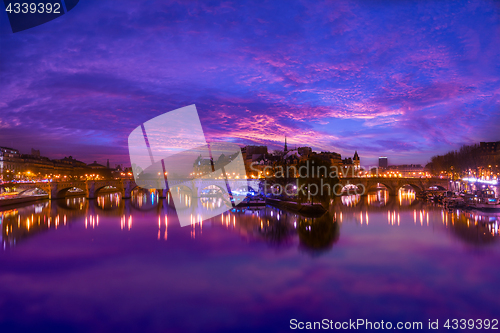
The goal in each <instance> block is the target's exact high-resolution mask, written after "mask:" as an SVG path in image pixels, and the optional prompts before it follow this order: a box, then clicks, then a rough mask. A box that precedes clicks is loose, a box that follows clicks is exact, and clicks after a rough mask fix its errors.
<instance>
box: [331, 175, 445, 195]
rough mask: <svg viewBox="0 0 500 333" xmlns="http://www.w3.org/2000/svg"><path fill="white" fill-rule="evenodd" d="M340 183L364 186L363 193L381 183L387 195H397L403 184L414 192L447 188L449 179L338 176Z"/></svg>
mask: <svg viewBox="0 0 500 333" xmlns="http://www.w3.org/2000/svg"><path fill="white" fill-rule="evenodd" d="M340 183H341V184H342V185H343V186H346V185H348V184H354V185H357V186H359V187H360V188H361V189H363V187H364V189H365V194H366V193H367V192H368V191H370V190H374V189H376V188H377V187H380V186H381V185H383V186H385V187H386V188H387V190H388V192H389V195H397V194H398V191H399V189H401V188H402V187H404V186H410V187H411V188H412V189H413V190H414V191H415V192H416V193H419V192H422V191H425V190H427V189H429V188H431V187H437V188H438V189H440V190H448V189H449V186H450V181H449V180H448V179H441V178H391V177H389V178H386V177H376V178H375V177H373V178H340Z"/></svg>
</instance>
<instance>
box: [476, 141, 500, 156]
mask: <svg viewBox="0 0 500 333" xmlns="http://www.w3.org/2000/svg"><path fill="white" fill-rule="evenodd" d="M479 149H481V151H482V152H483V153H485V154H488V155H497V154H500V141H497V142H480V143H479Z"/></svg>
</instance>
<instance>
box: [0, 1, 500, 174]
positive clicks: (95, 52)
mask: <svg viewBox="0 0 500 333" xmlns="http://www.w3.org/2000/svg"><path fill="white" fill-rule="evenodd" d="M0 16H1V17H0V19H1V24H0V29H1V30H0V32H1V35H0V80H1V81H0V82H1V86H2V89H1V92H0V146H9V147H13V148H18V149H20V150H21V152H22V153H28V152H29V150H30V148H36V149H40V150H41V153H42V155H46V156H49V157H51V158H58V157H64V156H68V155H73V156H74V157H76V158H78V159H80V160H83V161H86V162H92V161H94V160H97V161H98V162H101V163H104V162H105V160H106V159H107V158H109V159H110V161H111V163H124V164H126V165H129V164H130V160H129V158H128V149H127V137H128V135H129V134H130V132H131V131H132V130H133V129H134V128H136V127H137V126H139V125H141V124H142V123H143V122H145V121H147V120H149V119H151V118H153V117H155V116H158V115H160V114H162V113H164V112H168V111H170V110H174V109H177V108H180V107H183V106H186V105H190V104H196V107H197V109H198V112H199V115H200V117H201V122H202V126H203V129H204V132H205V135H206V137H207V139H208V140H209V141H230V142H235V143H238V144H240V145H242V146H243V145H246V144H265V145H268V146H269V148H270V149H276V148H282V147H283V141H284V137H285V136H287V140H288V143H289V146H292V147H294V146H295V145H297V146H311V147H312V148H313V149H315V150H329V151H336V152H339V153H341V154H342V156H343V157H344V156H346V157H348V156H352V155H353V153H354V150H357V151H358V153H359V155H360V157H361V163H362V164H363V165H373V164H375V163H377V159H378V156H388V157H389V160H390V163H394V164H398V163H421V164H425V163H426V162H427V161H428V160H429V159H430V157H431V156H432V155H436V154H441V153H444V152H446V151H448V150H452V149H457V148H459V147H460V145H462V144H470V143H475V142H479V141H500V2H498V1H406V0H399V1H396V0H394V1H378V0H376V1H369V0H363V1H281V2H280V1H239V0H238V1H223V2H217V1H206V2H194V1H126V0H123V1H105V0H80V3H79V4H78V5H77V6H76V7H75V8H74V9H73V10H71V11H70V12H68V13H67V14H66V15H63V16H62V17H60V18H58V19H55V20H53V21H51V22H48V23H46V24H43V25H40V26H38V27H34V28H32V29H28V30H25V31H22V32H18V33H12V31H11V29H10V26H9V22H8V19H7V15H6V14H5V12H3V13H2V14H1V15H0Z"/></svg>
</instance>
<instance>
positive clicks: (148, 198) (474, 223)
mask: <svg viewBox="0 0 500 333" xmlns="http://www.w3.org/2000/svg"><path fill="white" fill-rule="evenodd" d="M227 208H228V202H227V201H226V200H225V199H224V198H223V197H220V196H217V195H215V196H212V197H204V198H199V199H198V200H196V201H194V202H191V203H190V207H187V209H185V210H184V211H182V210H181V211H177V212H176V211H175V210H174V209H173V206H172V205H171V198H170V196H167V198H164V199H162V198H159V195H158V193H157V192H155V191H134V194H133V197H132V199H131V200H122V198H121V194H119V193H109V194H103V195H101V196H99V197H98V198H97V199H96V200H87V199H85V198H84V197H72V198H67V199H61V200H56V201H45V202H39V203H35V204H32V205H28V206H24V207H21V208H16V209H10V210H5V211H2V212H0V225H1V226H2V244H3V248H4V249H5V248H9V247H12V246H15V245H16V244H17V243H19V242H21V241H24V240H25V239H27V238H28V237H30V236H32V235H35V234H38V233H40V232H42V231H45V230H57V229H58V228H61V227H64V226H66V225H67V224H70V223H75V222H79V221H81V222H83V225H84V227H85V228H86V229H96V228H99V225H100V221H102V219H103V218H105V219H107V222H106V223H108V224H109V223H114V222H113V221H116V225H117V230H118V229H119V230H123V231H131V230H132V229H133V225H134V223H135V220H137V222H136V223H139V224H144V223H149V221H151V220H153V221H157V230H156V232H155V236H153V237H155V238H157V239H158V240H167V239H168V234H169V232H168V229H169V228H172V227H173V228H180V226H179V223H178V219H177V214H187V215H188V216H189V218H190V221H191V225H190V226H188V227H186V228H189V230H190V237H191V238H192V239H197V238H198V237H201V236H202V235H203V230H204V227H205V226H207V225H208V226H210V227H212V226H218V227H223V228H225V229H228V230H230V231H231V232H237V233H239V234H240V235H241V236H243V238H245V239H247V240H253V241H254V240H258V241H263V242H265V243H267V244H269V245H271V246H273V247H290V246H293V245H294V244H298V245H299V246H300V248H302V249H309V250H310V251H311V253H313V252H315V251H316V252H321V251H324V250H328V249H331V248H332V247H333V244H335V242H336V241H337V240H338V239H339V237H340V228H341V224H344V225H345V224H355V225H359V226H364V227H367V228H368V227H372V225H374V223H375V227H377V226H378V225H380V224H381V223H385V225H386V226H390V227H400V226H404V225H408V224H413V225H417V226H421V227H432V228H433V229H435V228H444V229H446V230H449V231H451V234H452V235H453V236H454V237H457V238H458V239H460V240H462V241H464V242H466V243H468V244H476V245H481V244H488V243H492V242H494V241H495V240H496V239H498V236H499V233H498V224H499V222H500V214H499V213H496V214H495V213H484V212H479V211H461V210H452V211H448V210H446V209H444V208H441V207H438V206H430V205H427V204H425V203H423V202H420V201H418V200H416V199H415V196H414V193H412V191H408V192H407V193H400V195H399V196H398V198H397V200H394V199H392V200H391V199H389V198H388V196H387V194H386V192H385V191H379V192H377V193H371V194H369V195H368V196H364V197H359V196H355V195H353V196H342V197H340V198H337V199H336V200H335V201H334V202H332V205H331V207H330V210H329V211H328V212H327V213H326V214H325V215H323V216H321V217H318V218H306V217H302V216H300V215H298V214H295V213H292V212H287V211H283V210H280V209H278V208H275V207H270V206H267V207H255V208H232V209H231V210H230V211H227ZM137 210H139V211H141V212H143V213H148V214H147V215H138V214H139V212H137ZM207 210H212V211H214V210H215V211H216V210H221V211H222V213H221V214H220V215H219V216H217V217H215V218H212V219H209V220H206V221H204V222H203V221H202V220H201V216H202V214H203V212H204V211H207Z"/></svg>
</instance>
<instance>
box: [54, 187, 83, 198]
mask: <svg viewBox="0 0 500 333" xmlns="http://www.w3.org/2000/svg"><path fill="white" fill-rule="evenodd" d="M73 191H74V192H73ZM68 193H74V195H75V196H78V195H82V196H83V195H85V196H87V197H88V192H87V191H86V189H85V188H83V189H82V188H80V187H77V186H69V187H65V188H62V189H61V188H57V189H56V191H55V199H63V198H66V197H67V196H68Z"/></svg>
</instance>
